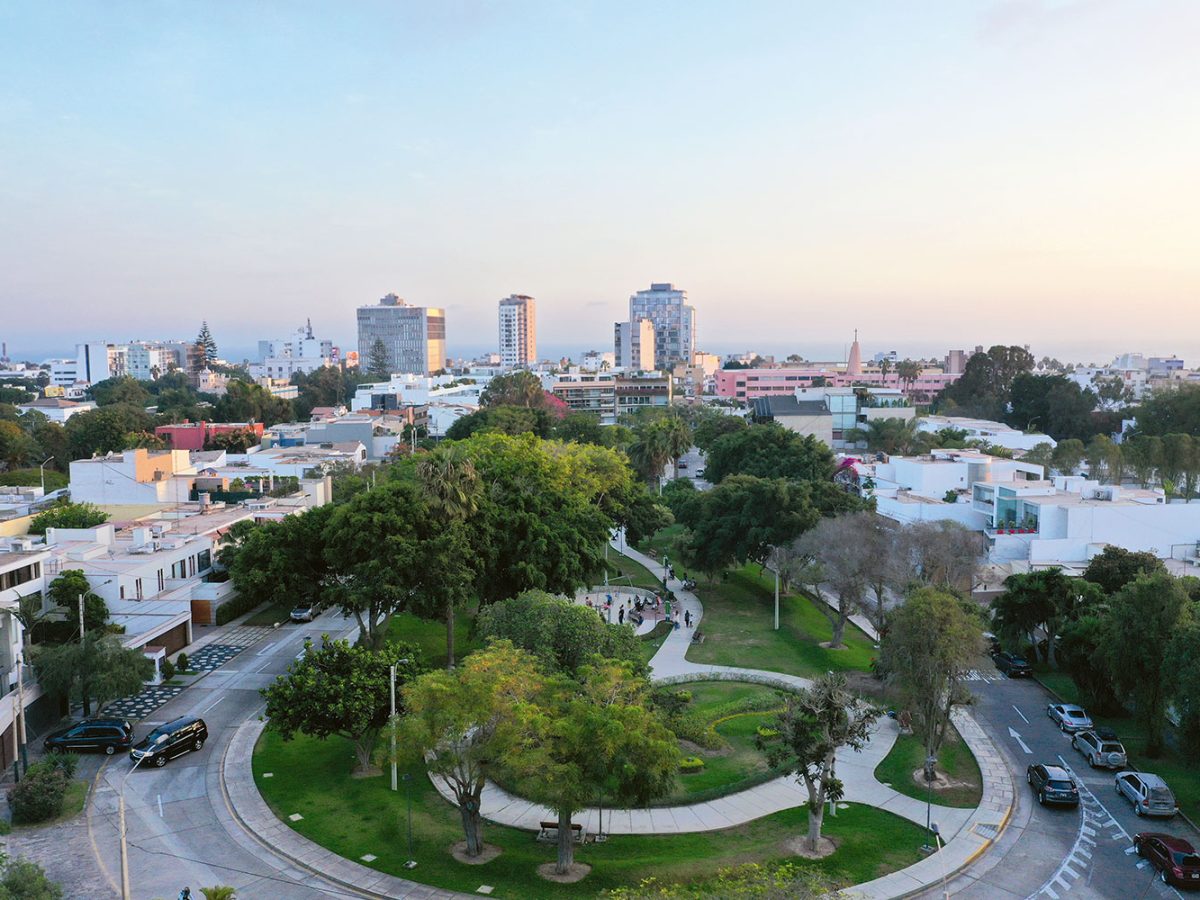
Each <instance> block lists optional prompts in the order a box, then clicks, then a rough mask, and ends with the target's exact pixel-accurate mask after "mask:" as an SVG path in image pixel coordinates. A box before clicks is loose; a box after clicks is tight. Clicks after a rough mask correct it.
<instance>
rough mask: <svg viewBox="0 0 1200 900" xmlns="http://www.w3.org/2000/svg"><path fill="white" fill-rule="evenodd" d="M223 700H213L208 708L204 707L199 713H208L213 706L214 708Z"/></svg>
mask: <svg viewBox="0 0 1200 900" xmlns="http://www.w3.org/2000/svg"><path fill="white" fill-rule="evenodd" d="M224 699H225V698H224V697H218V698H217V699H216V700H214V701H213V702H212V703H210V704H209V705H208V706H206V707H204V709H202V710H200V712H201V713H206V712H208V711H209V710H210V709H212V708H213V707H214V706H216V705H217V704H218V703H220V702H221V701H222V700H224Z"/></svg>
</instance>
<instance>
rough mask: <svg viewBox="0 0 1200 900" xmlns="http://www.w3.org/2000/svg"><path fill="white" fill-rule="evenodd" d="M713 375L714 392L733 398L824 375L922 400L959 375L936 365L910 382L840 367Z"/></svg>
mask: <svg viewBox="0 0 1200 900" xmlns="http://www.w3.org/2000/svg"><path fill="white" fill-rule="evenodd" d="M715 377H716V392H717V396H718V397H727V398H729V399H732V400H754V399H756V398H758V397H770V396H774V395H779V394H791V393H793V392H794V391H795V390H796V388H801V387H812V384H813V381H814V380H815V379H818V378H823V379H825V385H826V386H827V387H853V386H854V385H866V386H868V387H887V388H896V389H898V390H902V391H904V393H905V395H906V396H907V397H909V398H910V399H912V400H915V401H917V402H922V401H926V400H931V399H933V398H934V397H936V396H937V395H938V394H939V393H941V391H942V389H943V388H945V387H946V385H948V384H950V383H952V382H954V381H957V380H958V379H959V378H960V377H961V375H960V374H959V373H949V372H942V371H940V370H938V369H925V370H923V371H922V372H921V374H920V375H918V376H917V378H916V379H914V380H913V381H912V382H911V383H909V382H904V383H901V381H900V376H899V375H898V374H897V373H895V372H888V373H887V374H886V375H884V374H883V373H881V372H862V373H859V374H857V375H851V374H849V373H847V372H845V371H842V370H840V369H828V368H812V367H802V366H797V367H786V368H783V367H781V368H774V369H718V370H717V373H716V376H715Z"/></svg>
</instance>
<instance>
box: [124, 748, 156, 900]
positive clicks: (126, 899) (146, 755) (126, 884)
mask: <svg viewBox="0 0 1200 900" xmlns="http://www.w3.org/2000/svg"><path fill="white" fill-rule="evenodd" d="M166 739H167V735H165V734H160V735H159V736H158V737H157V738H156V739H155V741H154V745H153V746H158V745H159V744H161V743H162V742H163V741H165V740H166ZM149 758H150V753H149V751H147V752H145V753H143V754H142V755H141V756H139V757H138V758H137V759H136V760H134V763H133V766H132V767H131V768H130V769H129V771H128V772H126V773H125V777H124V778H122V779H121V791H120V793H119V794H118V795H117V823H118V829H119V830H120V832H121V900H132V897H133V894H131V893H130V891H129V843H128V842H127V840H126V837H125V782H127V781H129V776H130V775H132V774H133V773H134V772H136V771H137V767H138V766H140V765H141V764H142V761H143V760H146V759H149Z"/></svg>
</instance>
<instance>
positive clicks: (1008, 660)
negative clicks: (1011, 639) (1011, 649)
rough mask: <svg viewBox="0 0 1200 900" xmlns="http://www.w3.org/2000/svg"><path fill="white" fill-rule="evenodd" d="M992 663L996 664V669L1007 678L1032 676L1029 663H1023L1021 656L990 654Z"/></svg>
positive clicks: (1002, 653) (1023, 659)
mask: <svg viewBox="0 0 1200 900" xmlns="http://www.w3.org/2000/svg"><path fill="white" fill-rule="evenodd" d="M992 662H994V663H995V664H996V668H997V669H999V670H1000V671H1001V672H1003V673H1004V674H1005V675H1007V676H1008V677H1009V678H1022V677H1024V678H1028V677H1029V676H1030V675H1032V674H1033V669H1031V668H1030V667H1029V663H1027V662H1026V661H1025V658H1024V657H1023V656H1017V654H1015V653H1005V652H1003V651H1001V652H1000V653H993V654H992Z"/></svg>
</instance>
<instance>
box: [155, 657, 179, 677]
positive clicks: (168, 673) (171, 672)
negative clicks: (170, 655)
mask: <svg viewBox="0 0 1200 900" xmlns="http://www.w3.org/2000/svg"><path fill="white" fill-rule="evenodd" d="M158 668H159V671H160V672H162V677H163V681H170V680H171V679H172V678H174V677H175V663H173V662H171V661H170V660H169V659H164V660H163V661H162V663H160V664H159V667H158Z"/></svg>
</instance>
